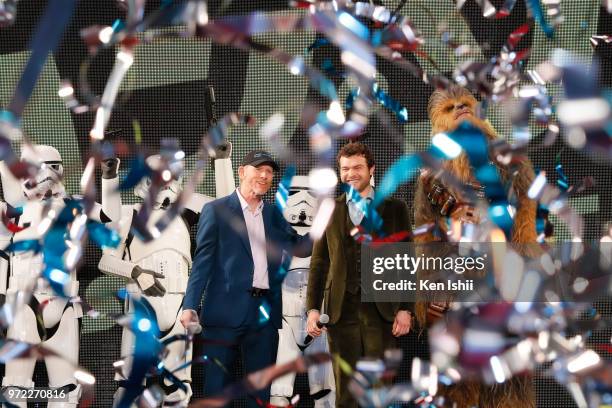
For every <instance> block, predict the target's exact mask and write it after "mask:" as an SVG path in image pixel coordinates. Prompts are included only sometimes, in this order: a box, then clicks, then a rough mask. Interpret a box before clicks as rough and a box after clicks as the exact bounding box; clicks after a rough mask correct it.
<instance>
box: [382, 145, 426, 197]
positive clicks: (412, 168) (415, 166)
mask: <svg viewBox="0 0 612 408" xmlns="http://www.w3.org/2000/svg"><path fill="white" fill-rule="evenodd" d="M422 164H423V162H422V160H421V157H420V156H419V155H417V154H411V155H405V156H402V157H400V158H399V159H398V160H397V161H396V162H395V163H393V164H392V165H391V166H389V168H388V169H387V172H386V173H385V175H384V176H383V179H382V181H381V183H380V185H379V186H378V187H377V188H376V194H375V196H374V201H373V202H372V205H373V206H374V208H377V207H378V206H379V205H380V204H381V203H382V202H383V201H384V199H385V198H387V197H388V196H390V195H392V194H393V193H394V192H395V191H396V190H397V188H398V187H399V186H400V185H402V184H404V183H407V182H409V181H410V180H412V178H413V177H414V176H415V175H416V174H417V173H418V171H419V168H420V167H421V165H422Z"/></svg>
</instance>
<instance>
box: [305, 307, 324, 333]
mask: <svg viewBox="0 0 612 408" xmlns="http://www.w3.org/2000/svg"><path fill="white" fill-rule="evenodd" d="M319 317H321V313H319V311H318V310H311V311H309V312H308V321H307V322H306V332H307V333H308V334H310V335H311V336H312V337H319V336H320V335H321V334H322V333H323V330H325V327H323V328H319V326H317V323H318V322H319Z"/></svg>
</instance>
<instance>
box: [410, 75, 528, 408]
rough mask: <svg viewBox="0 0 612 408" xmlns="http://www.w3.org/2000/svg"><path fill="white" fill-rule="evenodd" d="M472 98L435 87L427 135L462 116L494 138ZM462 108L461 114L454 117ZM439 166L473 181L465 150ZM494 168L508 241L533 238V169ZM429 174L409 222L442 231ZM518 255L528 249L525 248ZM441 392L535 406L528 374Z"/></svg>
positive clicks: (484, 402)
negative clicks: (506, 204)
mask: <svg viewBox="0 0 612 408" xmlns="http://www.w3.org/2000/svg"><path fill="white" fill-rule="evenodd" d="M477 103H478V102H477V101H476V99H475V98H474V96H473V95H472V94H471V93H470V92H469V91H467V90H466V89H464V88H461V87H459V86H451V87H450V88H448V89H445V90H437V91H435V92H434V93H433V94H432V96H431V98H430V99H429V105H428V112H429V118H430V121H431V126H432V135H433V134H436V133H439V132H449V131H452V130H454V129H455V128H456V127H457V126H458V125H459V123H460V122H461V121H462V120H469V121H470V122H471V123H472V124H473V125H475V126H476V127H478V128H479V129H481V130H482V131H483V133H484V134H485V135H486V137H487V138H488V139H489V140H494V139H496V138H498V137H499V136H498V135H497V132H496V131H495V129H493V127H492V126H491V125H490V124H489V122H486V121H483V120H481V119H479V118H478V117H477V116H476V115H475V112H476V106H477ZM461 112H463V113H464V115H461V117H458V115H459V114H460V113H461ZM443 167H444V169H445V170H446V171H448V172H449V173H451V174H452V175H454V176H455V177H456V178H457V179H458V180H459V181H461V182H463V183H474V182H476V180H475V178H474V176H473V173H472V168H471V166H470V163H469V161H468V158H467V156H466V155H465V154H462V155H460V156H459V157H457V158H456V159H453V160H449V161H447V162H446V163H444V165H443ZM498 170H499V174H500V177H501V179H502V182H503V183H508V182H510V183H511V191H512V194H514V196H515V197H516V202H517V209H516V214H515V217H514V226H513V229H512V242H513V243H518V244H526V243H535V242H536V238H537V234H536V227H535V221H536V206H537V204H536V202H534V201H533V200H530V199H529V198H528V197H527V190H528V188H529V186H530V185H531V183H532V181H533V179H534V172H533V169H532V166H531V164H530V163H529V161H527V160H525V161H524V162H522V163H521V164H520V165H519V167H518V170H517V171H515V174H510V173H509V170H508V169H507V168H505V167H503V166H499V165H498ZM429 183H431V178H426V177H421V178H420V179H419V180H418V182H417V190H416V193H415V198H414V216H415V219H414V220H415V225H416V226H419V225H422V224H426V223H432V222H433V223H437V224H438V225H439V227H440V229H441V230H442V231H446V223H445V222H444V219H443V218H442V216H441V215H440V214H439V213H438V211H437V210H436V209H435V208H433V206H432V205H431V203H430V202H429V200H428V198H427V193H428V192H429V191H430V185H428V184H429ZM448 190H449V191H450V192H451V193H452V194H453V195H454V196H455V197H457V198H459V199H460V198H461V194H460V192H458V191H454V190H453V189H452V188H448ZM433 240H434V235H433V234H426V235H421V236H418V237H415V241H416V242H418V243H426V242H431V241H433ZM523 252H524V253H523V254H524V255H534V253H531V254H530V253H525V252H530V251H523ZM427 310H428V303H427V302H424V301H422V302H417V305H416V318H417V321H418V323H419V325H420V326H421V327H427V326H428V325H430V324H431V323H432V322H431V321H427ZM441 395H444V396H446V397H447V399H448V400H449V401H448V402H449V403H450V404H451V406H452V403H453V402H454V403H456V404H457V407H459V408H460V407H472V406H477V407H500V408H506V407H508V408H510V407H513V408H514V407H535V397H534V392H533V388H532V385H531V378H530V377H514V378H513V379H511V380H510V381H507V382H506V383H504V384H501V385H496V386H487V385H484V384H480V383H476V382H472V381H463V382H461V383H459V384H457V385H453V386H451V387H441Z"/></svg>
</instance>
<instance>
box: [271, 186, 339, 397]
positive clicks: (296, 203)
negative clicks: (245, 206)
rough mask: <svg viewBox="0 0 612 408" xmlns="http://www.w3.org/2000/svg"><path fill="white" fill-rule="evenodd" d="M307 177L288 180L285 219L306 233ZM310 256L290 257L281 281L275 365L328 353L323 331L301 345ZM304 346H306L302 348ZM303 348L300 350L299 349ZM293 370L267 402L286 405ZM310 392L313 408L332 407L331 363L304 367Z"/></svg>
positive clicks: (309, 216) (309, 213)
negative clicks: (307, 355)
mask: <svg viewBox="0 0 612 408" xmlns="http://www.w3.org/2000/svg"><path fill="white" fill-rule="evenodd" d="M308 185H309V183H308V177H307V176H294V177H293V179H292V181H291V187H290V190H289V197H288V199H287V207H286V208H285V210H284V211H283V215H284V217H285V219H286V220H287V221H288V222H289V224H291V225H292V227H293V228H294V229H295V231H297V232H298V233H299V234H300V235H306V234H307V233H308V232H309V230H310V227H311V226H312V220H313V217H314V215H315V214H314V211H315V206H316V202H317V199H316V198H315V197H314V196H313V195H312V193H311V192H310V191H309V189H308ZM309 269H310V257H308V258H298V257H293V259H292V260H291V265H290V266H289V271H288V273H287V276H286V278H285V280H284V281H283V285H282V291H283V326H282V328H281V329H280V330H279V332H278V353H277V358H276V363H277V364H283V363H286V362H288V361H291V360H293V359H295V358H297V357H299V355H300V353H302V352H304V353H306V354H310V353H316V352H329V350H328V345H327V337H326V336H325V334H323V335H321V336H319V337H316V338H315V339H314V341H312V342H310V343H308V344H307V345H305V344H304V340H305V338H306V336H307V333H306V285H307V284H308V271H309ZM305 346H306V348H304V347H305ZM302 350H303V351H302ZM294 381H295V373H290V374H287V375H285V376H283V377H280V378H278V379H277V380H275V381H274V382H273V383H272V388H271V392H270V395H271V398H270V403H271V404H272V405H275V406H281V407H282V406H287V405H288V404H289V402H290V399H291V396H292V395H293V384H294ZM308 383H309V386H310V395H311V396H312V397H313V399H314V400H315V407H321V408H323V407H333V406H334V402H335V400H336V395H335V389H336V386H335V383H334V373H333V370H332V366H331V363H326V364H321V365H316V366H314V367H311V368H310V369H309V370H308Z"/></svg>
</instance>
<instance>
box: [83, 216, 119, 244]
mask: <svg viewBox="0 0 612 408" xmlns="http://www.w3.org/2000/svg"><path fill="white" fill-rule="evenodd" d="M87 232H88V233H89V237H90V238H91V240H92V241H93V242H94V243H95V244H96V245H98V246H99V247H100V248H102V249H106V248H117V246H118V245H119V242H121V237H120V236H119V234H118V233H117V231H115V230H113V229H110V228H107V227H106V226H105V225H104V224H101V223H99V222H95V221H88V222H87Z"/></svg>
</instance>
